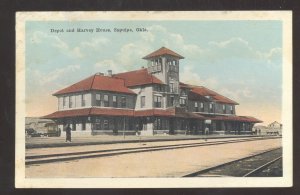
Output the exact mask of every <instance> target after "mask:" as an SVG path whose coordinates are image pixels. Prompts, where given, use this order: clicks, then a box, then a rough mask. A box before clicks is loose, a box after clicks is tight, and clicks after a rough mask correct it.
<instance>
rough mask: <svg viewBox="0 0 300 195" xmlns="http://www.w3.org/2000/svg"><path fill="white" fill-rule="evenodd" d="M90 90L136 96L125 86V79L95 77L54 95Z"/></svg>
mask: <svg viewBox="0 0 300 195" xmlns="http://www.w3.org/2000/svg"><path fill="white" fill-rule="evenodd" d="M88 90H103V91H112V92H118V93H127V94H135V93H134V92H133V91H131V90H130V89H128V88H127V87H126V86H125V83H124V80H123V79H118V78H114V77H109V76H102V75H97V74H95V75H93V76H91V77H88V78H86V79H84V80H82V81H79V82H78V83H75V84H73V85H71V86H69V87H66V88H64V89H62V90H60V91H58V92H56V93H54V94H53V95H60V94H66V93H74V92H80V91H88Z"/></svg>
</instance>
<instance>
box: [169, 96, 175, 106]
mask: <svg viewBox="0 0 300 195" xmlns="http://www.w3.org/2000/svg"><path fill="white" fill-rule="evenodd" d="M174 101H175V99H174V96H171V97H170V106H174Z"/></svg>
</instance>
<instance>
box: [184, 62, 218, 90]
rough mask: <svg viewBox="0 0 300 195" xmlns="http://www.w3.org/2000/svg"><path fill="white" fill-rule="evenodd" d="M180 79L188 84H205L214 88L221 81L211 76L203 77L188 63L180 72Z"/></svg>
mask: <svg viewBox="0 0 300 195" xmlns="http://www.w3.org/2000/svg"><path fill="white" fill-rule="evenodd" d="M180 81H182V82H184V83H187V84H192V85H198V86H205V87H208V88H211V89H214V90H215V89H217V88H218V87H219V81H218V80H217V78H214V77H210V78H206V79H203V78H201V77H200V76H199V73H198V72H197V71H196V70H195V68H194V67H193V66H191V65H186V66H184V67H183V72H181V73H180Z"/></svg>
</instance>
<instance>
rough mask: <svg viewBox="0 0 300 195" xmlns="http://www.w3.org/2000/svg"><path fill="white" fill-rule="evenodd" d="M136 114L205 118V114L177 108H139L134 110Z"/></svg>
mask: <svg viewBox="0 0 300 195" xmlns="http://www.w3.org/2000/svg"><path fill="white" fill-rule="evenodd" d="M134 116H140V117H142V116H165V117H179V118H196V119H205V117H204V116H201V115H199V114H194V113H190V112H186V111H179V110H178V109H176V108H170V109H166V110H163V109H149V110H137V111H135V112H134Z"/></svg>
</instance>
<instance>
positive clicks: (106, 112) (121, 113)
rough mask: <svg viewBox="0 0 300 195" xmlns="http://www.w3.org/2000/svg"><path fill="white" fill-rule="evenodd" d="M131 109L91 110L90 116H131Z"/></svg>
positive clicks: (132, 112) (132, 111)
mask: <svg viewBox="0 0 300 195" xmlns="http://www.w3.org/2000/svg"><path fill="white" fill-rule="evenodd" d="M133 114H134V110H133V109H120V108H91V111H90V115H107V116H133Z"/></svg>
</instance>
